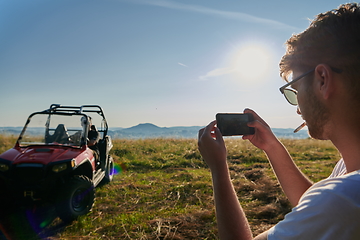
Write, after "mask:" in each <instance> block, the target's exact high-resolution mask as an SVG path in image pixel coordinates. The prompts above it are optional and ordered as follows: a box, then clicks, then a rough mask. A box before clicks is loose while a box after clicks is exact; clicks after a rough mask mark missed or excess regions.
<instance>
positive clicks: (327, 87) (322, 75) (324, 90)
mask: <svg viewBox="0 0 360 240" xmlns="http://www.w3.org/2000/svg"><path fill="white" fill-rule="evenodd" d="M315 81H316V83H315V84H316V89H317V90H318V91H320V94H321V95H322V97H323V98H324V99H328V98H329V97H330V96H331V94H332V93H333V92H334V90H335V82H334V72H333V71H332V70H331V67H330V66H329V65H327V64H319V65H317V66H316V68H315Z"/></svg>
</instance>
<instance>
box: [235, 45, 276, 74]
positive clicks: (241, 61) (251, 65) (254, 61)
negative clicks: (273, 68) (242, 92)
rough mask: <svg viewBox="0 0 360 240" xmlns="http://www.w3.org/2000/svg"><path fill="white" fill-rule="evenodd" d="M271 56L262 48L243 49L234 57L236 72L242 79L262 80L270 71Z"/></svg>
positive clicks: (250, 46) (254, 46)
mask: <svg viewBox="0 0 360 240" xmlns="http://www.w3.org/2000/svg"><path fill="white" fill-rule="evenodd" d="M270 59H271V57H270V54H269V52H268V51H267V50H266V49H265V48H264V47H262V46H257V45H249V46H244V47H242V48H241V49H240V50H239V51H238V52H237V53H236V55H235V57H234V62H233V64H234V70H235V72H236V73H237V74H239V75H240V77H241V78H242V79H246V80H260V79H261V78H262V77H265V73H266V72H267V71H268V70H269V66H270Z"/></svg>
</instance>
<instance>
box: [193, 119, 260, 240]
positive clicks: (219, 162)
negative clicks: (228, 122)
mask: <svg viewBox="0 0 360 240" xmlns="http://www.w3.org/2000/svg"><path fill="white" fill-rule="evenodd" d="M214 126H215V121H214V122H212V123H210V124H209V125H208V126H207V127H206V128H204V129H201V130H200V131H199V150H200V152H201V155H202V156H203V158H204V160H205V161H206V163H207V164H208V166H209V167H210V170H211V174H212V181H213V189H214V199H215V208H216V219H217V223H218V230H219V237H220V239H222V240H224V239H225V240H226V239H229V240H234V239H239V240H250V239H253V237H252V233H251V230H250V227H249V223H248V220H247V218H246V216H245V213H244V211H243V209H242V207H241V205H240V203H239V200H238V198H237V196H236V192H235V190H234V187H233V184H232V182H231V179H230V174H229V168H228V165H227V161H226V148H225V144H224V141H223V138H222V136H221V133H220V132H219V130H218V129H217V128H215V127H214ZM255 239H258V240H265V239H267V234H266V233H264V234H262V235H260V236H258V237H257V238H255Z"/></svg>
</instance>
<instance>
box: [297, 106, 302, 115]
mask: <svg viewBox="0 0 360 240" xmlns="http://www.w3.org/2000/svg"><path fill="white" fill-rule="evenodd" d="M296 113H297V114H299V115H301V111H300V108H299V107H297V109H296Z"/></svg>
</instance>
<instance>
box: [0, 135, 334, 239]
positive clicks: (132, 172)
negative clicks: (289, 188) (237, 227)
mask: <svg viewBox="0 0 360 240" xmlns="http://www.w3.org/2000/svg"><path fill="white" fill-rule="evenodd" d="M1 141H2V140H1V138H0V144H1V145H0V147H3V144H4V141H2V142H1ZM283 143H284V144H285V145H286V146H287V147H288V149H289V151H290V153H291V154H292V156H293V157H294V159H295V161H296V162H297V163H298V164H299V166H300V168H301V169H302V170H303V171H304V172H306V173H307V174H308V175H309V176H310V178H311V179H312V180H314V181H317V180H319V179H321V178H325V177H327V176H328V175H329V174H330V171H331V169H332V167H333V166H334V164H335V163H336V161H337V160H338V159H339V155H338V153H337V151H336V149H335V148H334V147H333V146H332V145H331V143H329V142H320V141H316V140H310V139H306V140H284V141H283ZM226 144H227V146H228V155H229V157H228V159H229V167H230V170H231V176H232V179H233V183H234V186H235V189H236V191H237V193H238V197H239V201H240V202H241V204H242V206H243V208H244V210H245V212H246V214H247V217H248V219H249V222H250V224H251V227H252V229H253V231H254V233H255V234H258V233H260V232H262V231H264V230H266V229H268V228H270V227H271V226H272V225H274V224H275V223H277V222H278V221H279V220H281V219H282V218H283V217H284V215H285V214H286V213H287V212H288V211H289V210H290V204H289V202H288V200H287V199H286V197H285V196H284V194H283V193H282V191H281V188H280V186H279V184H278V183H277V181H276V178H275V176H274V174H273V173H272V170H271V169H270V165H269V163H268V161H267V159H266V157H265V155H264V153H263V152H262V151H261V150H258V149H256V148H255V147H253V146H252V145H251V144H250V143H249V142H247V141H242V140H241V139H231V138H230V139H227V140H226ZM4 145H5V144H4ZM6 147H9V146H8V145H7V146H6ZM0 149H3V148H0ZM112 154H113V156H114V158H115V161H116V163H117V169H118V171H119V174H117V175H116V176H115V178H114V181H113V182H112V183H111V184H108V185H105V186H103V187H101V188H99V189H98V190H97V201H96V205H95V207H94V209H93V211H92V212H91V213H89V214H88V215H86V216H83V217H81V218H79V219H78V220H77V221H74V222H73V223H72V224H71V225H68V226H66V227H65V228H62V229H61V231H55V232H51V231H50V232H49V231H48V229H49V226H52V227H54V225H55V228H56V226H57V224H58V225H61V224H60V223H59V222H56V221H58V220H56V219H55V221H53V222H52V225H48V226H45V227H43V228H42V229H41V233H42V234H43V236H45V235H46V234H44V232H46V231H48V234H47V235H46V236H47V239H92V240H93V239H217V228H216V219H215V211H214V205H213V196H212V194H213V193H212V186H211V179H210V173H209V170H208V168H207V166H206V164H205V163H204V162H203V160H202V159H201V156H200V154H199V152H198V150H197V144H196V140H192V139H190V140H173V139H147V140H114V148H113V150H112ZM320 169H324V170H321V171H319V170H320ZM51 229H53V228H51ZM38 234H39V233H38Z"/></svg>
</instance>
